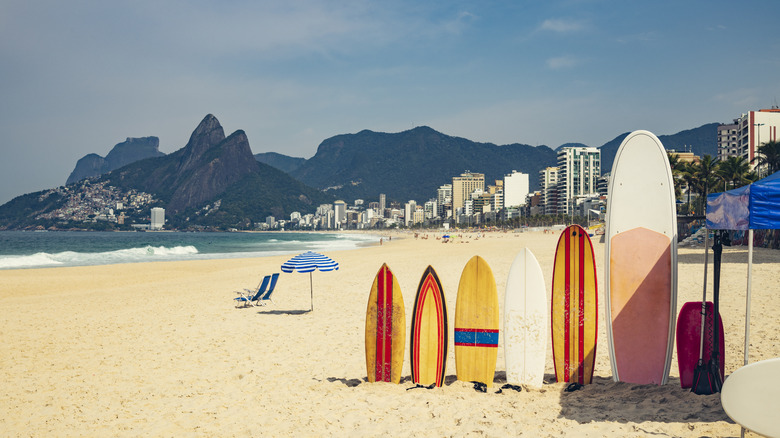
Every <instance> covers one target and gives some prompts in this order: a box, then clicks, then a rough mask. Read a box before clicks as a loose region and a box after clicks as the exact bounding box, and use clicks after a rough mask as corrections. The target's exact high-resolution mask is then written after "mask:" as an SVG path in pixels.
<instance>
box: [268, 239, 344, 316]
mask: <svg viewBox="0 0 780 438" xmlns="http://www.w3.org/2000/svg"><path fill="white" fill-rule="evenodd" d="M315 269H317V270H320V271H323V272H327V271H337V270H338V269H339V264H338V263H337V262H335V261H333V259H331V258H330V257H328V256H324V255H322V254H320V253H317V252H314V251H306V252H304V253H302V254H298V255H297V256H295V257H293V258H291V259H290V260H287V261H286V262H284V263H282V272H287V273H290V272H293V271H298V272H308V273H309V287H310V288H311V310H314V285H313V284H312V278H311V277H312V276H311V273H312V272H314V270H315Z"/></svg>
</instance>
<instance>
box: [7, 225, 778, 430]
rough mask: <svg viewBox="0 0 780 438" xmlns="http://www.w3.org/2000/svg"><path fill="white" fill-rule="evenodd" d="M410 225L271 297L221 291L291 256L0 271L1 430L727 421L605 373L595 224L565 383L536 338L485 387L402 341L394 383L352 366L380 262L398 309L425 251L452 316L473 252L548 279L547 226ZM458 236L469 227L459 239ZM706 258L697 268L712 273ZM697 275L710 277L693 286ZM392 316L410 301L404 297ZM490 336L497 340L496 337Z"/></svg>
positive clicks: (290, 281)
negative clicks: (519, 387) (527, 255)
mask: <svg viewBox="0 0 780 438" xmlns="http://www.w3.org/2000/svg"><path fill="white" fill-rule="evenodd" d="M429 235H430V238H429V239H415V238H414V236H413V234H403V233H397V234H393V236H394V237H393V239H392V240H389V239H388V238H387V235H385V238H384V244H383V245H381V246H379V245H376V246H372V247H367V248H361V249H357V250H350V251H338V252H330V253H326V254H327V255H329V256H331V257H332V258H334V259H336V260H337V261H338V262H339V263H340V266H341V269H340V270H338V271H335V272H315V273H314V275H313V277H312V278H313V284H314V311H313V312H310V313H307V312H303V311H305V310H308V309H309V305H310V289H309V275H308V274H299V273H294V274H282V275H281V277H280V279H279V283H278V285H277V289H276V292H275V293H274V297H273V298H274V301H275V304H269V305H268V306H266V307H261V308H258V307H255V308H246V309H237V308H235V307H234V301H233V300H232V299H233V297H234V296H235V294H234V291H235V290H239V289H243V288H248V287H253V286H255V285H256V284H257V283H258V282H259V280H260V278H261V276H262V275H264V274H270V273H272V272H278V271H279V266H280V265H281V263H282V262H284V261H285V260H287V259H288V258H289V256H284V257H282V256H280V257H267V258H256V259H240V260H214V261H192V262H167V263H148V264H143V263H142V264H123V265H111V266H96V267H73V268H53V269H34V270H9V271H0V308H1V309H2V311H1V312H2V313H1V317H0V339H2V343H0V381H2V382H3V383H2V387H1V388H0V431H2V435H3V436H258V435H262V436H293V435H294V436H344V435H346V436H378V435H394V436H437V437H438V436H476V435H487V436H508V435H526V436H649V435H661V436H738V435H739V433H740V427H739V426H738V425H736V424H735V423H733V422H732V421H731V420H730V419H729V418H728V417H727V416H726V414H725V413H724V412H723V410H722V408H721V405H720V396H719V395H718V394H716V395H710V396H698V395H695V394H692V393H690V392H689V391H688V390H683V389H681V388H680V387H679V379H678V378H677V376H678V371H677V362H676V356H675V357H674V358H673V362H672V371H671V377H670V382H669V384H667V385H663V386H655V385H634V384H628V383H616V382H613V380H612V376H611V370H610V362H609V354H608V352H607V336H606V325H605V323H604V318H603V315H604V313H603V306H604V288H603V273H604V244H603V243H599V242H598V240H599V239H598V238H595V239H594V246H595V252H596V260H597V262H598V274H599V301H600V302H599V307H600V308H601V312H600V315H599V319H600V320H599V335H598V336H599V337H598V341H599V344H598V351H597V359H596V371H595V377H594V383H593V384H592V385H588V386H586V387H585V388H583V389H582V390H580V391H576V392H571V393H568V392H565V391H564V388H565V384H563V383H549V382H554V380H555V377H554V371H553V364H552V352H551V346H550V345H548V352H547V358H546V368H547V370H546V375H545V381H546V382H548V383H546V384H544V385H543V387H542V388H526V389H525V390H524V391H522V392H514V391H506V390H505V391H504V392H503V393H501V394H497V393H495V391H496V389H497V388H498V387H499V386H500V384H502V383H503V382H502V381H503V380H504V379H505V374H504V370H505V366H504V355H503V348H499V351H498V364H497V373H496V380H495V385H494V388H493V389H492V390H489V391H488V392H487V393H480V392H477V391H475V390H474V389H473V387H472V386H473V385H472V384H469V383H467V382H460V381H457V380H456V379H455V362H454V352H453V348H452V345H450V348H449V358H448V364H447V378H446V382H445V386H444V387H442V388H437V389H432V390H426V389H415V390H411V391H407V388H410V387H411V386H413V385H412V384H411V383H410V381H409V374H410V370H409V359H408V353H407V357H406V358H405V364H404V371H403V376H404V377H403V379H402V382H401V384H400V385H394V384H390V383H375V384H369V383H367V382H366V369H365V367H366V365H365V353H364V325H365V310H366V301H367V299H368V293H369V289H370V287H371V283H372V281H373V278H374V275H375V274H376V272H377V270H378V269H379V267H380V266H381V264H382V263H383V262H386V263H388V264H389V266H390V267H391V269H392V270H393V271H394V273H395V275H396V276H397V277H398V280H399V283H400V286H401V289H402V291H403V294H404V300H405V305H406V308H407V309H411V308H412V305H413V302H414V294H415V291H416V287H417V284H418V282H419V280H420V276H421V275H422V273H423V271H424V270H425V268H426V266H427V265H429V264H431V265H433V267H434V268H435V269H436V270H437V272H438V274H439V277H440V278H441V282H442V286H443V288H444V291H445V294H446V297H447V306H448V308H449V309H451V310H450V313H449V317H450V327H452V326H453V321H452V318H453V315H454V306H455V299H456V291H457V286H458V279H459V277H460V272H461V270H462V268H463V266H464V265H465V264H466V262H467V261H468V259H469V258H471V257H472V256H474V255H481V256H482V257H483V258H485V260H486V261H487V262H488V263H489V264H490V265H491V267H492V269H493V272H494V274H495V277H496V282H497V286H498V291H499V302H500V303H503V294H504V287H505V285H506V279H507V275H508V270H509V267H510V265H511V263H512V261H513V259H514V256H515V255H516V253H517V251H518V250H519V249H520V248H521V247H523V246H528V247H529V248H530V249H531V250H532V251H533V252H534V254H535V255H536V256H537V258H538V259H539V262H540V264H541V266H542V270H543V272H544V275H545V281H546V283H547V287H548V290H549V288H550V278H551V275H552V269H553V255H554V251H555V244H556V242H557V238H558V234H557V233H550V234H546V233H542V232H530V233H518V234H513V233H506V234H505V233H487V235H484V236H481V237H479V238H476V235H464V237H463V238H462V239H458V240H460V242H463V243H448V244H443V243H441V241H439V240H437V239H436V238H435V236H436V234H433V233H430V234H429ZM465 242H468V243H465ZM754 254H755V255H754V262H755V264H754V270H753V307H752V315H751V321H752V323H751V337H750V344H751V346H750V361H751V362H753V361H757V360H761V359H766V358H771V357H778V356H780V332H779V331H778V329H777V327H778V324H779V323H780V270H778V267H779V266H780V251H776V250H767V249H760V248H757V249H756V250H755V253H754ZM702 261H703V249H702V248H701V247H699V248H680V250H679V297H678V309H679V308H680V306H681V305H682V303H684V302H686V301H699V300H701V293H702V276H703V263H702ZM746 262H747V250H746V249H745V248H726V249H725V251H724V256H723V272H722V281H721V314H722V317H723V319H724V325H725V332H726V375H728V374H730V373H732V372H734V371H735V370H736V369H737V368H739V367H740V366H741V365H742V363H743V343H744V327H745V316H744V314H745V285H746V272H747V270H746ZM710 272H711V271H710ZM708 290H709V291H712V288H711V285H710V287H709V288H708ZM406 318H407V327H408V325H409V323H410V321H411V313H410V312H407V315H406ZM500 345H501V344H500Z"/></svg>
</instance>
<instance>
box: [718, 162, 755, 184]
mask: <svg viewBox="0 0 780 438" xmlns="http://www.w3.org/2000/svg"><path fill="white" fill-rule="evenodd" d="M715 172H716V173H717V175H718V176H720V177H721V178H722V179H723V181H724V186H725V187H724V190H728V189H729V187H728V185H729V184H730V185H731V188H737V187H742V186H743V185H745V184H749V183H751V182H753V181H755V174H754V173H753V172H751V171H750V163H748V161H747V160H746V159H745V157H728V158H727V159H726V160H725V161H721V162H719V163H718V167H717V169H716V170H715Z"/></svg>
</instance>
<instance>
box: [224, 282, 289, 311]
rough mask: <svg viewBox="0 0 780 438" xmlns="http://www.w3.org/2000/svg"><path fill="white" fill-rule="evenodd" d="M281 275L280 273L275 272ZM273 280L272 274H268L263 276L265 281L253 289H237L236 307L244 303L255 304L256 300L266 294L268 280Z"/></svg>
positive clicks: (245, 304) (247, 305) (246, 304)
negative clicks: (241, 290)
mask: <svg viewBox="0 0 780 438" xmlns="http://www.w3.org/2000/svg"><path fill="white" fill-rule="evenodd" d="M275 275H277V276H278V275H279V274H275ZM270 280H271V276H270V275H266V276H265V277H263V281H261V282H260V284H259V285H258V286H257V289H255V290H251V289H244V291H243V292H240V291H236V293H237V294H238V295H239V296H238V297H236V298H233V299H234V300H235V301H237V302H236V307H238V305H239V304H241V303H243V307H249V306H254V304H255V302H257V300H258V299H259V298H260V297H261V296H263V294H265V291H266V288H268V282H269V281H270Z"/></svg>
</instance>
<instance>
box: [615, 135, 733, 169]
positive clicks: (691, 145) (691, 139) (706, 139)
mask: <svg viewBox="0 0 780 438" xmlns="http://www.w3.org/2000/svg"><path fill="white" fill-rule="evenodd" d="M628 134H629V133H628V132H625V133H623V134H620V135H618V136H617V137H615V138H614V139H612V140H610V141H608V142H607V143H604V144H603V145H602V146H601V148H600V149H601V173H607V172H609V171H611V170H612V162H613V161H615V155H616V154H617V150H618V148H619V147H620V143H622V142H623V140H624V139H625V138H626V137H627V136H628ZM658 139H659V140H661V144H663V145H664V148H666V149H667V150H675V151H678V152H684V151H687V150H688V149H690V151H691V152H693V154H694V155H698V156H700V157H701V156H703V155H704V154H710V155H712V156H713V157H714V156H716V155H717V154H718V124H717V123H708V124H706V125H702V126H699V127H698V128H693V129H688V130H685V131H680V132H678V133H677V134H672V135H659V136H658Z"/></svg>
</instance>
